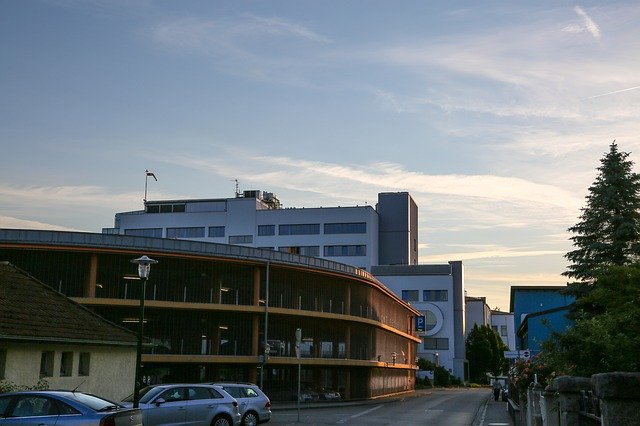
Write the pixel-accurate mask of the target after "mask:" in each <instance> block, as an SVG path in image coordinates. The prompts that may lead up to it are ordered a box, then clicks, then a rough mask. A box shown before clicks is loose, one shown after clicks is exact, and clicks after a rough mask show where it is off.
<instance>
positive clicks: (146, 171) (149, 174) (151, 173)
mask: <svg viewBox="0 0 640 426" xmlns="http://www.w3.org/2000/svg"><path fill="white" fill-rule="evenodd" d="M145 173H147V176H152V177H153V178H154V179H155V180H156V182H157V181H158V178H157V177H156V175H154V174H153V172H150V171H149V170H145Z"/></svg>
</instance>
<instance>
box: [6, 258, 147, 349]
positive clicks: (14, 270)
mask: <svg viewBox="0 0 640 426" xmlns="http://www.w3.org/2000/svg"><path fill="white" fill-rule="evenodd" d="M0 340H19V341H30V342H36V341H41V342H61V343H90V344H109V345H128V346H133V345H135V344H136V342H137V336H136V334H135V333H133V332H131V331H129V330H127V329H125V328H123V327H120V326H117V325H115V324H113V323H111V322H109V321H107V320H105V319H104V318H102V317H100V316H98V315H96V314H95V313H93V312H92V311H90V310H89V309H87V308H85V307H83V306H81V305H79V304H78V303H76V302H74V301H72V300H70V299H69V298H67V297H66V296H65V295H63V294H62V293H58V292H57V291H55V290H54V289H52V288H51V287H49V286H47V285H46V284H43V283H42V282H40V281H38V280H37V279H35V278H34V277H32V276H30V275H29V274H27V273H26V272H25V271H23V270H21V269H20V268H18V267H16V266H14V265H12V264H10V263H9V262H0Z"/></svg>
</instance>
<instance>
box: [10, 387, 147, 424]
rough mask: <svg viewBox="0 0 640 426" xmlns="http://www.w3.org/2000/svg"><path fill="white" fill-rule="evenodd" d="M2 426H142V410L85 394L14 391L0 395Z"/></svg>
mask: <svg viewBox="0 0 640 426" xmlns="http://www.w3.org/2000/svg"><path fill="white" fill-rule="evenodd" d="M0 424H3V425H4V424H7V425H9V424H12V425H32V424H33V425H41V426H53V425H68V426H75V425H77V426H80V425H82V426H89V425H96V426H142V411H141V410H139V409H131V408H126V407H124V406H123V405H121V404H117V403H115V402H112V401H109V400H106V399H104V398H100V397H98V396H95V395H91V394H88V393H84V392H75V391H23V392H12V393H5V394H2V395H0Z"/></svg>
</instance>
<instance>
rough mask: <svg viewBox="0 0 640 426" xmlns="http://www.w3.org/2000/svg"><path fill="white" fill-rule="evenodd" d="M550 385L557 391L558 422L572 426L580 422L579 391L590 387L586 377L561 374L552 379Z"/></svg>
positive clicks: (565, 425) (564, 425)
mask: <svg viewBox="0 0 640 426" xmlns="http://www.w3.org/2000/svg"><path fill="white" fill-rule="evenodd" d="M552 387H553V388H555V389H556V390H557V392H558V411H559V414H560V424H561V425H563V426H572V425H578V424H580V415H579V413H580V398H581V395H580V391H588V390H590V389H591V381H590V380H589V378H588V377H570V376H561V377H556V378H555V379H553V384H552Z"/></svg>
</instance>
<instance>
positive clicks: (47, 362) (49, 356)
mask: <svg viewBox="0 0 640 426" xmlns="http://www.w3.org/2000/svg"><path fill="white" fill-rule="evenodd" d="M53 355H54V352H53V351H44V352H42V355H41V356H40V377H52V376H53Z"/></svg>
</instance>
